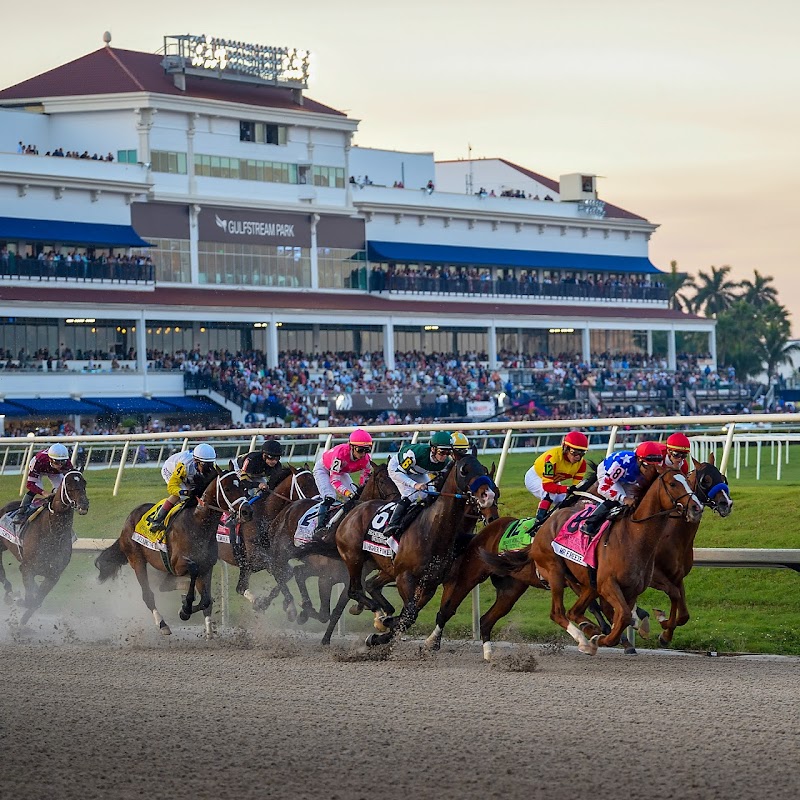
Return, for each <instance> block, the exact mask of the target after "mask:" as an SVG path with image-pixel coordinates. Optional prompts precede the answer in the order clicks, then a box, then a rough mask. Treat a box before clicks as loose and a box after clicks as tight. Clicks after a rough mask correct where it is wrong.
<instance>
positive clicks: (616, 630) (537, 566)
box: [481, 469, 703, 655]
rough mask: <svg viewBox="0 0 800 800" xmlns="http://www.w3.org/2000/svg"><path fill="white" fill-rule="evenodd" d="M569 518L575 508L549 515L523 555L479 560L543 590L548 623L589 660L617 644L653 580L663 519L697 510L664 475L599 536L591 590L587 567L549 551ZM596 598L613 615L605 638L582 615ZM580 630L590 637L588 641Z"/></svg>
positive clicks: (679, 480) (673, 478)
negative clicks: (569, 596)
mask: <svg viewBox="0 0 800 800" xmlns="http://www.w3.org/2000/svg"><path fill="white" fill-rule="evenodd" d="M684 504H685V505H684ZM573 513H575V509H574V508H568V509H563V510H559V511H556V512H555V513H553V514H551V515H550V517H548V518H547V519H546V520H545V522H544V523H543V525H542V526H541V528H539V530H538V531H537V534H536V536H535V537H534V540H533V542H532V543H531V544H530V545H529V546H528V547H527V548H525V549H523V550H518V551H514V552H511V553H505V554H503V555H501V556H498V555H495V554H492V553H489V552H487V551H486V550H483V551H481V558H483V559H484V560H485V562H486V563H487V565H488V566H489V567H490V569H491V571H492V572H493V573H496V574H499V575H501V576H510V577H512V578H516V579H517V580H519V581H522V582H523V583H526V584H527V585H529V586H541V585H542V584H543V583H546V584H547V585H549V587H550V593H551V610H550V618H551V619H552V620H553V621H554V622H555V623H556V624H558V625H560V626H561V627H562V628H564V630H566V631H567V633H569V635H570V636H572V637H573V639H575V641H576V642H577V644H578V649H579V650H580V651H581V652H583V653H589V654H590V655H594V654H595V653H596V652H597V647H598V646H603V647H614V646H615V645H617V644H618V643H619V641H620V639H621V637H622V633H623V630H624V629H625V627H627V626H628V625H629V624H630V622H631V618H632V613H633V608H634V606H635V604H636V598H637V597H638V596H639V595H640V594H641V593H642V592H643V591H644V590H645V589H646V588H647V586H648V585H649V583H650V580H651V578H652V575H653V566H654V562H655V553H656V547H657V545H658V542H659V539H660V537H661V532H662V529H663V526H664V523H665V521H666V520H665V517H667V516H675V517H685V518H686V520H687V521H688V522H692V523H693V522H697V521H698V520H699V519H700V517H701V515H702V513H703V506H702V504H701V503H700V501H699V500H698V498H697V496H696V495H695V494H694V491H693V490H692V488H691V486H690V485H689V483H688V481H687V479H686V478H685V477H684V476H683V475H681V474H680V472H678V471H676V470H670V469H668V470H664V471H663V472H662V473H660V474H659V475H658V477H657V478H656V479H655V481H654V482H653V483H652V484H651V486H650V487H649V488H648V490H647V491H646V492H645V494H644V496H643V497H642V499H641V501H640V502H639V504H638V506H637V507H636V510H635V511H634V512H633V513H632V514H630V515H629V516H623V517H621V518H620V519H618V520H617V521H616V522H615V523H614V524H613V525H612V526H611V527H610V529H609V530H607V531H606V532H605V533H603V534H602V537H603V538H602V540H601V542H600V546H599V547H598V550H597V553H598V566H597V573H596V585H594V583H593V581H592V579H591V575H590V571H589V569H588V568H587V567H584V566H581V565H578V564H575V563H573V562H571V561H570V562H567V561H565V560H564V559H563V558H561V557H560V556H558V555H556V553H555V552H554V551H553V549H552V547H551V543H552V541H553V539H554V538H555V536H556V534H557V533H558V531H559V530H560V529H561V526H562V525H563V524H564V523H565V522H566V521H567V519H568V518H569V516H570V515H571V514H573ZM567 585H569V586H570V588H572V589H573V591H575V593H576V594H577V595H578V600H577V602H576V603H575V605H574V606H573V607H572V608H571V609H570V611H569V614H567V612H566V610H565V608H564V588H565V586H567ZM598 596H599V597H600V598H601V599H602V600H604V601H605V602H606V603H607V604H608V606H609V607H610V608H611V609H612V611H613V625H612V628H611V631H610V632H609V633H601V632H600V631H599V630H598V629H597V628H596V627H595V626H594V625H593V623H591V622H590V621H589V620H588V619H586V617H585V616H584V612H585V611H586V609H587V607H588V606H589V603H590V602H591V601H592V600H594V598H595V597H598ZM576 623H577V624H576ZM584 631H586V632H588V633H590V635H592V639H591V641H589V640H588V639H587V638H586V635H585V633H584Z"/></svg>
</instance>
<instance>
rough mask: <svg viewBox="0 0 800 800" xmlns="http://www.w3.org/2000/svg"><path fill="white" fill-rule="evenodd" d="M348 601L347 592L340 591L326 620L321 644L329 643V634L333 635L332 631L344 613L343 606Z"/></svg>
mask: <svg viewBox="0 0 800 800" xmlns="http://www.w3.org/2000/svg"><path fill="white" fill-rule="evenodd" d="M349 602H350V598H349V597H348V596H347V592H345V591H342V593H341V594H340V595H339V600H338V601H337V603H336V606H335V607H334V609H333V611H331V618H330V621H329V622H328V627H327V628H325V635H324V636H323V637H322V644H324V645H329V644H330V643H331V636H333V632H334V630H336V625H337V624H338V622H339V620H340V619H341V616H342V614H343V613H344V609H345V606H346V605H347V604H348V603H349Z"/></svg>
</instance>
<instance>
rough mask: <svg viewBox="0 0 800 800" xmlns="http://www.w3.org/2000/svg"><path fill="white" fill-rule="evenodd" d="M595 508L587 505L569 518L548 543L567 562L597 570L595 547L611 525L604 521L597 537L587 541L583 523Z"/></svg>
mask: <svg viewBox="0 0 800 800" xmlns="http://www.w3.org/2000/svg"><path fill="white" fill-rule="evenodd" d="M595 508H597V506H594V505H587V506H585V507H584V508H583V509H582V510H581V511H578V512H577V513H575V514H573V515H572V516H570V518H569V519H568V520H567V521H566V522H565V523H564V524H563V525H562V526H561V530H560V531H559V532H558V534H557V536H556V537H555V539H553V541H552V542H551V543H550V544H551V546H552V548H553V550H554V551H555V553H556V554H557V555H559V556H561V557H562V558H566V559H567V560H568V561H573V562H574V563H576V564H580V565H581V566H582V567H591V568H592V569H597V546H598V545H599V544H600V540H601V539H602V538H603V534H604V533H605V532H606V530H607V529H608V526H609V525H610V524H611V523H610V521H609V520H606V521H605V522H604V523H603V524H602V525H601V526H600V530H599V531H598V532H597V535H596V536H594V537H593V538H592V540H591V541H589V537H588V536H587V535H586V534H585V533H584V532H583V530H582V526H583V522H584V521H585V520H586V519H588V518H589V517H590V516H591V515H592V512H593V511H594V510H595Z"/></svg>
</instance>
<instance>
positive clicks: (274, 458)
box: [264, 453, 281, 461]
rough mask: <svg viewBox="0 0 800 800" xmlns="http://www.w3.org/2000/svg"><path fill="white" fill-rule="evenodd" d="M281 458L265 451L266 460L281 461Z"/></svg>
mask: <svg viewBox="0 0 800 800" xmlns="http://www.w3.org/2000/svg"><path fill="white" fill-rule="evenodd" d="M280 460H281V457H280V456H271V455H267V454H266V453H264V461H280Z"/></svg>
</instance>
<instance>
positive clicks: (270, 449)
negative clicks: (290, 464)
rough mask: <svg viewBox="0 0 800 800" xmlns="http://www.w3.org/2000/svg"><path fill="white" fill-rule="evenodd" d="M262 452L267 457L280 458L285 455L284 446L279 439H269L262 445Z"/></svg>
mask: <svg viewBox="0 0 800 800" xmlns="http://www.w3.org/2000/svg"><path fill="white" fill-rule="evenodd" d="M261 452H262V453H263V454H264V455H265V456H277V457H278V458H280V457H281V456H282V455H283V445H282V444H281V443H280V442H279V441H277V439H267V441H266V442H264V444H262V445H261Z"/></svg>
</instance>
